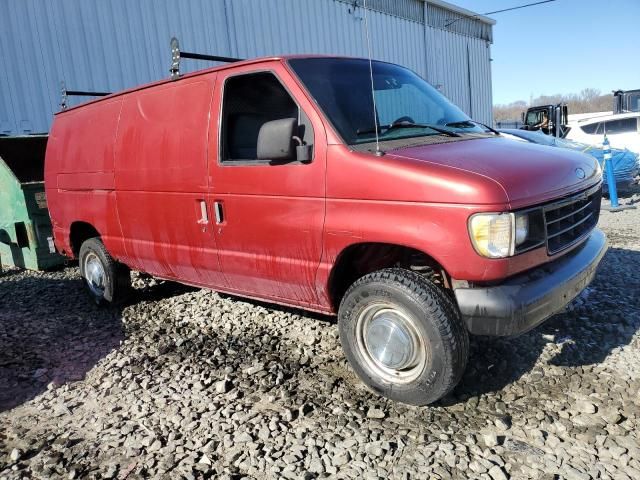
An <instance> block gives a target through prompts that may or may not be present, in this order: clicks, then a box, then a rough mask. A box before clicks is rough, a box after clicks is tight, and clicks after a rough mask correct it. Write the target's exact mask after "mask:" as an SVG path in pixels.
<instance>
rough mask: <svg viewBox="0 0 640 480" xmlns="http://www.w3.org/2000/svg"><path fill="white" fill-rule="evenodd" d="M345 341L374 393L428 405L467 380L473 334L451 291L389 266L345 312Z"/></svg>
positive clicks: (359, 290) (353, 296)
mask: <svg viewBox="0 0 640 480" xmlns="http://www.w3.org/2000/svg"><path fill="white" fill-rule="evenodd" d="M338 329H339V331H340V342H341V343H342V348H343V350H344V352H345V355H346V357H347V359H348V361H349V363H350V364H351V366H352V368H353V369H354V370H355V372H356V374H357V375H358V376H359V377H360V378H361V379H362V381H363V382H364V383H365V384H366V385H367V386H368V387H369V388H371V389H372V390H373V391H374V392H376V393H378V394H380V395H383V396H385V397H387V398H390V399H392V400H396V401H400V402H403V403H408V404H412V405H427V404H430V403H433V402H435V401H437V400H439V399H440V398H442V397H443V396H445V395H446V394H447V393H449V392H450V391H451V390H452V389H453V388H454V387H455V386H456V385H457V383H458V382H459V381H460V378H461V377H462V373H463V372H464V369H465V366H466V363H467V356H468V352H469V338H468V334H467V330H466V328H465V326H464V324H463V322H462V320H461V318H460V315H459V312H458V309H457V307H456V306H455V305H454V303H453V302H452V300H451V299H450V298H449V297H448V296H447V295H446V293H445V292H444V291H443V290H442V289H441V288H440V287H438V286H436V285H435V284H434V283H432V282H431V281H430V280H428V279H427V278H425V277H424V276H421V275H419V274H417V273H415V272H412V271H409V270H404V269H400V268H389V269H384V270H380V271H378V272H374V273H371V274H368V275H365V276H364V277H362V278H360V279H359V280H357V281H356V282H355V283H354V284H353V285H352V286H351V287H350V288H349V290H348V291H347V293H346V294H345V296H344V298H343V299H342V302H341V304H340V309H339V313H338Z"/></svg>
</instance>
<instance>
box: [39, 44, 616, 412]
mask: <svg viewBox="0 0 640 480" xmlns="http://www.w3.org/2000/svg"><path fill="white" fill-rule="evenodd" d="M374 99H375V108H374V102H373V100H374ZM45 182H46V195H47V201H48V205H49V210H50V214H51V219H52V224H53V232H54V237H55V245H56V247H57V250H58V251H59V252H61V253H63V254H64V255H66V256H68V257H72V258H75V259H77V260H78V262H79V265H80V272H81V274H82V277H83V279H84V281H85V283H86V286H87V290H88V292H89V293H90V294H91V296H92V298H93V299H94V300H95V301H96V302H98V303H106V304H108V303H111V302H116V301H118V299H119V298H120V297H121V296H123V295H124V294H125V292H126V290H127V288H128V286H129V283H130V276H129V270H130V269H135V270H139V271H143V272H147V273H149V274H151V275H153V276H155V277H158V278H162V279H168V280H174V281H178V282H183V283H185V284H189V285H195V286H200V287H206V288H211V289H214V290H217V291H221V292H228V293H232V294H235V295H241V296H245V297H249V298H255V299H261V300H266V301H269V302H273V303H277V304H282V305H292V306H296V307H301V308H304V309H308V310H313V311H317V312H322V313H325V314H330V315H337V316H338V327H339V333H340V341H341V343H342V346H343V349H344V352H345V355H346V357H347V359H348V361H349V362H350V364H351V366H352V367H353V369H354V370H355V372H356V373H357V374H358V375H359V377H360V378H361V379H362V380H363V381H364V383H366V384H367V385H368V386H369V387H370V388H371V389H372V390H374V391H375V392H377V393H379V394H381V395H384V396H386V397H388V398H391V399H394V400H398V401H401V402H406V403H410V404H416V405H424V404H429V403H432V402H434V401H436V400H438V399H439V398H441V397H443V396H444V395H445V394H447V393H448V392H449V391H450V390H451V389H452V388H453V387H454V386H455V385H456V383H457V382H458V381H459V380H460V378H461V375H462V373H463V370H464V368H465V365H466V362H467V356H468V335H469V334H479V335H515V334H519V333H522V332H525V331H527V330H529V329H531V328H533V327H535V326H536V325H538V324H539V323H540V322H542V321H543V320H545V319H547V318H548V317H549V316H551V315H553V314H554V313H556V312H558V311H560V310H561V309H563V308H564V307H565V305H567V303H569V302H570V301H571V300H572V299H573V298H574V297H575V296H576V295H578V294H579V293H580V292H581V290H583V289H584V288H585V287H586V286H587V285H588V284H589V283H590V282H591V280H592V279H593V278H594V275H595V271H596V267H597V266H598V263H599V262H600V260H601V259H602V257H603V255H604V253H605V251H606V238H605V236H604V234H603V233H602V232H601V231H600V230H599V229H598V228H597V227H596V225H597V222H598V215H599V211H600V197H601V170H600V168H599V166H598V163H597V162H596V161H595V159H593V158H592V157H589V156H586V155H582V154H580V153H576V152H571V151H567V150H562V149H553V148H549V147H544V146H539V145H534V144H524V143H520V142H514V141H511V140H508V139H505V138H503V137H502V136H501V135H500V134H498V133H497V132H495V131H493V130H492V129H490V128H488V127H485V126H483V125H481V124H478V123H476V122H474V121H473V120H471V119H470V118H469V117H468V116H466V115H465V114H464V113H463V112H462V111H460V110H459V109H458V108H457V107H455V106H454V105H453V104H451V103H450V102H449V101H447V99H445V98H444V97H443V96H442V95H441V94H440V93H439V92H438V91H437V90H436V89H434V88H433V87H432V86H431V85H429V84H428V83H427V82H425V81H424V80H423V79H421V78H420V77H419V76H418V75H416V74H415V73H413V72H411V71H410V70H407V69H406V68H403V67H400V66H398V65H393V64H390V63H384V62H378V61H374V62H372V64H371V71H370V64H369V61H368V60H364V59H354V58H334V57H302V56H296V57H274V58H263V59H258V60H252V61H243V62H238V63H232V64H227V65H224V66H220V67H216V68H212V69H208V70H203V71H199V72H196V73H193V74H188V75H184V76H181V77H179V78H178V79H175V80H166V81H160V82H157V83H153V84H151V85H145V86H142V87H139V88H134V89H132V90H128V91H124V92H121V93H117V94H113V95H109V96H106V97H103V98H100V99H98V100H96V101H92V102H89V103H86V104H83V105H80V106H77V107H73V108H69V109H68V110H66V111H63V112H60V113H58V114H57V115H56V116H55V119H54V122H53V127H52V130H51V134H50V138H49V143H48V147H47V153H46V172H45Z"/></svg>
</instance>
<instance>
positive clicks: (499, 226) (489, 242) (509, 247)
mask: <svg viewBox="0 0 640 480" xmlns="http://www.w3.org/2000/svg"><path fill="white" fill-rule="evenodd" d="M541 212H542V211H541V210H538V209H536V210H532V211H527V212H523V213H477V214H476V215H472V216H471V218H470V219H469V235H470V236H471V242H472V243H473V247H474V248H475V249H476V252H478V253H479V254H480V255H482V256H483V257H488V258H505V257H510V256H512V255H514V254H515V253H519V252H521V251H526V250H529V249H530V248H532V247H536V246H539V245H540V243H541V242H543V241H544V236H543V233H542V228H543V227H542V225H543V224H542V217H541V215H542V213H541ZM532 221H533V225H532V223H531V222H532ZM538 224H539V225H538ZM532 228H533V234H532V231H531V229H532ZM518 247H520V248H518Z"/></svg>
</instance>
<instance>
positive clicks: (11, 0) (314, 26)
mask: <svg viewBox="0 0 640 480" xmlns="http://www.w3.org/2000/svg"><path fill="white" fill-rule="evenodd" d="M2 1H3V2H4V3H5V5H3V7H2V11H3V15H0V62H1V64H2V65H3V69H2V71H0V134H3V133H5V134H20V133H34V132H45V131H47V130H48V129H49V126H50V123H51V119H52V115H53V112H55V111H57V110H58V108H59V102H60V81H64V82H65V84H66V86H67V88H69V89H77V90H93V91H118V90H122V89H125V88H129V87H133V86H135V85H140V84H143V83H147V82H150V81H154V80H158V79H161V78H165V77H167V76H168V69H169V63H170V55H169V39H170V38H171V37H172V36H174V35H175V36H177V37H178V38H179V40H180V44H181V47H182V48H183V49H184V50H186V51H196V52H202V53H211V54H216V55H222V56H232V57H242V58H249V57H256V56H263V55H277V54H287V53H327V54H337V55H349V56H366V55H367V48H366V38H365V36H364V10H363V9H362V8H353V4H352V3H351V4H350V3H348V2H343V1H338V0H184V1H180V2H175V0H137V1H128V0H110V1H85V0H2ZM374 1H377V2H378V3H377V4H376V6H377V7H378V8H377V9H376V10H373V11H369V13H368V18H369V25H370V30H371V41H372V49H373V56H374V58H377V59H381V60H386V61H390V62H394V63H399V64H401V65H405V66H407V67H409V68H411V69H412V70H414V71H416V72H417V73H418V74H420V75H422V76H424V77H425V78H427V80H429V81H431V83H433V84H435V85H437V84H440V85H442V87H441V90H442V91H443V93H445V94H446V95H448V96H449V97H450V99H451V100H452V101H453V102H454V103H456V104H458V105H459V106H460V107H461V108H463V110H465V111H466V112H468V113H471V110H474V112H473V114H474V116H475V117H476V118H477V119H478V120H480V121H484V122H485V123H489V122H490V121H491V76H490V65H489V61H488V52H489V50H488V43H487V42H485V41H482V40H479V39H474V38H471V37H468V36H466V35H460V34H457V33H454V32H450V31H442V30H439V29H436V28H433V27H428V26H427V27H425V25H424V24H423V23H421V22H418V21H413V20H407V19H406V18H403V17H406V16H409V15H413V16H416V15H417V14H416V10H415V5H416V3H415V2H417V1H419V0H402V2H398V3H397V4H395V3H394V2H388V1H387V0H372V2H374ZM385 2H386V3H385ZM420 3H421V4H422V7H423V9H426V8H427V6H425V4H424V3H422V1H421V0H420ZM394 5H395V7H394ZM384 8H386V9H387V10H389V9H392V8H396V9H397V11H396V13H397V14H390V13H383V12H381V11H378V10H384ZM467 45H468V46H469V47H468V48H469V53H467ZM469 59H471V61H472V70H473V71H472V73H473V81H472V85H471V86H469V82H468V65H469V63H468V62H469ZM210 65H212V64H211V63H209V62H201V61H193V60H185V61H183V65H182V66H183V67H184V68H183V69H182V70H183V71H193V70H196V69H199V68H205V67H207V66H210ZM470 89H471V92H470ZM471 98H473V102H471ZM84 100H86V99H83V98H74V99H72V100H71V104H74V103H78V102H80V101H84ZM476 109H477V111H478V112H479V113H476V112H475V110H476Z"/></svg>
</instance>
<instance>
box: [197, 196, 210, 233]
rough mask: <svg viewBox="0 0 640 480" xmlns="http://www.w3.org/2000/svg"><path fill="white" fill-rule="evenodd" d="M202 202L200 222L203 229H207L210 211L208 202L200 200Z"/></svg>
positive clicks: (204, 230)
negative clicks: (208, 210)
mask: <svg viewBox="0 0 640 480" xmlns="http://www.w3.org/2000/svg"><path fill="white" fill-rule="evenodd" d="M199 202H200V220H198V224H199V225H201V226H202V231H203V232H206V231H207V225H209V213H208V212H207V202H206V201H204V200H199Z"/></svg>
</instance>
